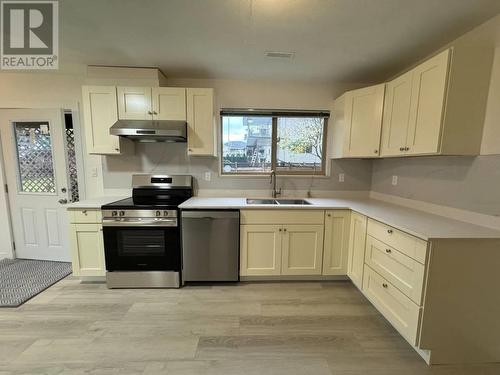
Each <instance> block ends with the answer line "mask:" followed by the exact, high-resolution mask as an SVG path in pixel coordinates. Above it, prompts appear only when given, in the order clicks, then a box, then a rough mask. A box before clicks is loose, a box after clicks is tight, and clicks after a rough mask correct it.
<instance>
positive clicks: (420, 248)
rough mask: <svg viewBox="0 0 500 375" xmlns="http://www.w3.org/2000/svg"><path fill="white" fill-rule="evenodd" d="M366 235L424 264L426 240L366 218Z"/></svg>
mask: <svg viewBox="0 0 500 375" xmlns="http://www.w3.org/2000/svg"><path fill="white" fill-rule="evenodd" d="M367 232H368V235H370V236H372V237H374V238H376V239H377V240H379V241H382V242H384V243H385V244H387V245H389V246H392V247H393V248H395V249H397V250H398V251H400V252H402V253H403V254H405V255H407V256H409V257H410V258H413V259H415V260H416V261H417V262H420V263H422V264H425V256H426V254H427V242H426V241H424V240H422V239H420V238H417V237H414V236H412V235H410V234H407V233H405V232H402V231H400V230H398V229H396V228H393V227H391V226H389V225H386V224H383V223H381V222H379V221H375V220H372V219H370V220H368V228H367Z"/></svg>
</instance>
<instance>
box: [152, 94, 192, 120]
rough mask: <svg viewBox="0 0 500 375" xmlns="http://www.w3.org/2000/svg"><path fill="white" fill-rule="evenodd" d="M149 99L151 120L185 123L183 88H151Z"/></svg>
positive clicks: (184, 95)
mask: <svg viewBox="0 0 500 375" xmlns="http://www.w3.org/2000/svg"><path fill="white" fill-rule="evenodd" d="M151 99H152V112H153V119H156V120H178V121H186V89H185V88H183V87H153V88H152V94H151Z"/></svg>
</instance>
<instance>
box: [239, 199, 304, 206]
mask: <svg viewBox="0 0 500 375" xmlns="http://www.w3.org/2000/svg"><path fill="white" fill-rule="evenodd" d="M247 204H269V205H273V204H274V205H276V204H291V205H308V204H311V203H309V202H308V201H306V200H305V199H286V198H283V199H271V198H266V199H251V198H247Z"/></svg>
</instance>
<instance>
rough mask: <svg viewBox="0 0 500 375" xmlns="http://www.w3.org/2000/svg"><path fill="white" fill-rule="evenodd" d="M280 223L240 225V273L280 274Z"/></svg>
mask: <svg viewBox="0 0 500 375" xmlns="http://www.w3.org/2000/svg"><path fill="white" fill-rule="evenodd" d="M282 231H283V228H282V227H281V226H280V225H253V224H252V225H241V226H240V236H241V239H240V246H241V250H240V275H241V276H266V275H280V274H281V244H282V238H283V234H282V233H283V232H282Z"/></svg>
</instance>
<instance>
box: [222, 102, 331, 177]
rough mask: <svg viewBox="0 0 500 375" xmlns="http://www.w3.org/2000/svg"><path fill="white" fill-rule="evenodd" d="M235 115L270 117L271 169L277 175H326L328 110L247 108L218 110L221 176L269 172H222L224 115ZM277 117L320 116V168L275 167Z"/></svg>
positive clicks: (260, 175)
mask: <svg viewBox="0 0 500 375" xmlns="http://www.w3.org/2000/svg"><path fill="white" fill-rule="evenodd" d="M230 116H233V117H237V116H248V117H251V116H255V117H258V116H262V117H272V128H271V170H274V171H275V172H276V174H277V175H279V176H292V177H314V176H317V177H328V173H327V169H328V166H327V162H328V161H327V157H326V155H327V145H328V119H329V117H330V113H329V112H328V111H295V110H287V111H285V110H249V109H234V110H233V109H222V110H221V111H220V143H219V144H220V147H221V149H220V150H221V155H220V161H219V174H220V176H221V177H266V176H268V175H269V174H270V173H271V172H270V171H269V172H255V171H251V172H236V173H235V172H224V167H223V161H224V156H223V151H224V126H223V118H224V117H230ZM278 117H295V118H298V117H322V118H323V121H324V122H323V145H322V155H321V170H318V171H316V170H314V171H312V172H310V171H300V170H296V171H285V170H283V169H281V170H280V169H278V167H277V165H276V164H277V146H278V143H277V140H278Z"/></svg>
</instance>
